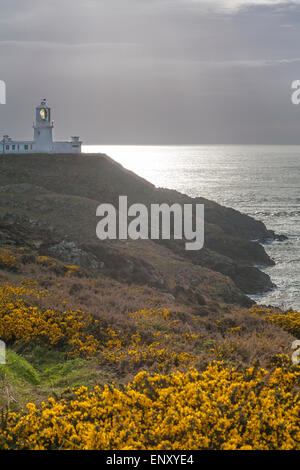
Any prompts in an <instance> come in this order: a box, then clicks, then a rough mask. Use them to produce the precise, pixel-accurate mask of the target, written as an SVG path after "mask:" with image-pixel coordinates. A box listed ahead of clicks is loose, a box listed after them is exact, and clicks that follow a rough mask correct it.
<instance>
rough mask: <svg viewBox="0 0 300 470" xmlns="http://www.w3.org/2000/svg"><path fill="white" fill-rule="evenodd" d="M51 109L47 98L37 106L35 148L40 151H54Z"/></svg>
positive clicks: (34, 126)
mask: <svg viewBox="0 0 300 470" xmlns="http://www.w3.org/2000/svg"><path fill="white" fill-rule="evenodd" d="M50 118H51V110H50V108H49V106H47V101H46V99H43V100H42V101H41V104H40V105H39V106H37V107H36V114H35V123H34V124H33V129H34V136H33V139H34V150H35V152H38V153H52V151H53V135H52V134H53V133H52V130H53V126H54V123H53V121H52V122H51V120H50Z"/></svg>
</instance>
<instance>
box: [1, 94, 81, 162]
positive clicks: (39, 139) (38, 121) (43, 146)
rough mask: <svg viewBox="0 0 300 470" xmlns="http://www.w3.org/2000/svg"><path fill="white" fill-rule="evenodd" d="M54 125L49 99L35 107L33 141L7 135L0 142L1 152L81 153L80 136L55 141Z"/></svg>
mask: <svg viewBox="0 0 300 470" xmlns="http://www.w3.org/2000/svg"><path fill="white" fill-rule="evenodd" d="M53 126H54V123H53V121H51V109H50V108H49V106H48V105H47V100H46V99H43V100H42V101H41V104H40V105H39V106H37V107H36V108H35V122H34V123H33V129H34V137H33V141H20V140H13V139H12V138H11V137H9V136H8V135H5V136H4V137H3V139H2V142H0V154H5V153H69V154H73V153H81V144H82V142H81V141H80V139H79V137H77V136H76V137H71V140H70V141H65V142H57V141H53Z"/></svg>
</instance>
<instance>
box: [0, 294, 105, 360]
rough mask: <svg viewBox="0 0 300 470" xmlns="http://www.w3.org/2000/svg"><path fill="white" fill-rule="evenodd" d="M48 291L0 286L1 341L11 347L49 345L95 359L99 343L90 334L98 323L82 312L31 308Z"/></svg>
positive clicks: (74, 354) (72, 353) (71, 354)
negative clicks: (14, 345) (33, 344)
mask: <svg viewBox="0 0 300 470" xmlns="http://www.w3.org/2000/svg"><path fill="white" fill-rule="evenodd" d="M44 295H46V291H41V290H38V289H35V288H31V289H29V288H27V287H13V286H4V287H0V338H2V339H3V340H4V341H6V342H7V343H8V344H10V343H14V342H18V341H22V342H25V343H29V342H31V343H36V344H46V345H50V346H54V345H55V346H57V347H61V348H66V352H67V353H68V355H70V356H72V357H75V356H77V355H87V356H92V355H94V354H95V353H96V352H97V351H98V350H99V342H98V340H97V339H96V338H95V337H94V336H93V335H92V334H89V331H90V330H91V329H92V328H94V327H95V326H96V325H97V323H98V321H97V320H96V319H94V318H93V317H92V316H91V315H88V314H86V313H85V312H82V311H80V310H77V311H72V310H71V311H68V310H65V311H62V312H58V311H56V310H54V309H45V310H42V309H40V308H39V307H38V306H34V305H28V302H29V301H30V300H31V301H33V300H36V299H39V298H40V297H41V296H44Z"/></svg>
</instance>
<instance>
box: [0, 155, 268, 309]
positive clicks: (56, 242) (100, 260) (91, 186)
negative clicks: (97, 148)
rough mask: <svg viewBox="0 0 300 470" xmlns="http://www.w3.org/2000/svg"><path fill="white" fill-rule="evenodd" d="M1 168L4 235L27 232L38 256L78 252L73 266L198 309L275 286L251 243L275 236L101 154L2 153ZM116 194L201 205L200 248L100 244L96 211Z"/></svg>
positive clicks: (260, 225) (114, 199)
mask: <svg viewBox="0 0 300 470" xmlns="http://www.w3.org/2000/svg"><path fill="white" fill-rule="evenodd" d="M0 165H1V166H0V195H1V203H0V217H1V219H0V220H1V221H2V230H4V226H5V227H6V229H5V230H6V233H8V232H10V234H11V236H12V237H13V238H18V235H17V233H16V231H17V232H18V231H19V233H22V231H23V232H25V233H26V234H29V233H32V235H31V238H32V239H33V238H37V239H40V241H39V243H38V245H39V246H38V250H39V251H40V252H41V253H42V254H49V253H50V254H52V255H53V256H56V257H57V258H60V259H63V260H65V261H68V258H69V261H71V260H72V257H73V258H74V256H75V255H74V252H76V250H79V252H80V251H81V252H82V253H84V254H85V255H82V257H81V259H79V263H78V264H83V265H85V267H88V268H92V269H94V270H96V271H97V270H98V272H100V273H101V274H103V275H106V276H109V277H112V278H114V279H117V280H119V281H125V282H132V283H136V284H148V285H150V286H154V287H157V288H159V289H161V290H162V291H165V292H169V293H171V294H172V295H174V296H175V297H176V296H178V295H179V296H183V295H184V296H186V298H188V299H191V298H192V299H194V298H197V299H198V302H199V303H202V304H206V303H207V302H209V301H210V300H211V299H212V298H213V299H214V300H216V299H219V300H222V301H224V302H226V303H238V304H242V305H248V304H250V303H251V302H250V300H249V299H248V298H247V297H246V296H245V295H244V294H247V293H248V294H249V293H255V292H258V291H264V290H267V289H270V288H272V286H273V285H272V282H271V281H270V279H269V277H268V276H267V275H266V274H264V273H262V272H261V271H259V269H257V268H256V267H255V265H271V264H272V263H273V261H272V260H271V259H270V258H269V256H268V255H267V254H266V252H265V250H264V248H263V246H262V245H261V244H260V243H259V242H258V241H256V242H253V241H252V240H262V239H266V238H274V237H276V235H275V234H274V233H273V232H271V231H269V230H267V229H266V227H265V226H264V224H263V223H262V222H259V221H256V220H254V219H253V218H251V217H248V216H247V215H244V214H241V213H240V212H238V211H236V210H233V209H230V208H226V207H223V206H221V205H219V204H216V203H215V202H212V201H209V200H207V199H204V198H197V199H192V198H190V197H188V196H186V195H184V194H180V193H178V192H176V191H171V190H166V189H160V188H156V187H155V186H153V185H152V184H150V183H149V182H147V181H145V180H144V179H142V178H140V177H138V176H137V175H135V174H134V173H132V172H130V171H128V170H126V169H124V168H123V167H122V166H121V165H119V164H118V163H116V162H115V161H113V160H112V159H110V158H109V157H108V156H106V155H78V156H75V155H63V156H59V155H5V156H1V162H0ZM119 195H127V196H128V204H132V203H135V202H139V203H144V204H146V205H149V204H151V203H162V202H166V203H168V204H172V203H180V204H184V203H191V202H197V203H202V204H204V205H205V246H204V248H203V249H202V250H200V251H190V252H189V251H185V250H184V247H183V243H180V242H178V241H174V240H171V241H163V242H162V241H158V242H154V241H151V240H149V241H147V240H143V241H138V242H132V241H125V242H124V241H118V240H116V241H105V242H101V241H100V240H98V239H97V238H96V235H95V227H96V223H97V219H96V216H95V212H96V207H97V206H98V205H99V204H100V203H112V204H114V205H115V206H116V207H117V206H118V197H119ZM33 233H34V234H35V235H34V236H33ZM2 235H3V232H2ZM29 238H30V237H29ZM27 239H28V236H27ZM27 242H28V243H29V240H27ZM64 243H65V244H68V243H69V248H66V247H65V246H64ZM70 243H71V245H70ZM72 244H73V245H72ZM72 247H73V248H72ZM75 257H76V256H75ZM79 258H80V257H79ZM89 260H93V262H91V261H89ZM77 261H78V260H77ZM93 263H94V264H93ZM187 286H189V287H187Z"/></svg>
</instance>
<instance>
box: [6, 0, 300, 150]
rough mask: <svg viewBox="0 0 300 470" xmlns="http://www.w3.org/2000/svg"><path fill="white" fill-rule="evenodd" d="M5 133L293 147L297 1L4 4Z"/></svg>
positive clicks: (299, 72) (93, 140)
mask: <svg viewBox="0 0 300 470" xmlns="http://www.w3.org/2000/svg"><path fill="white" fill-rule="evenodd" d="M0 7H1V8H0V80H5V81H6V85H7V104H6V105H0V134H1V135H2V134H3V133H8V134H10V135H11V136H13V137H14V138H19V139H31V138H32V128H31V126H32V121H33V118H34V107H35V106H36V105H37V104H39V102H40V99H41V98H44V97H47V98H48V102H49V104H50V106H51V107H52V108H53V112H52V117H53V119H54V120H55V138H56V139H66V138H68V137H69V136H70V135H76V134H80V136H81V137H82V138H83V140H84V142H85V143H87V144H88V143H90V144H97V143H98V144H193V143H200V144H201V143H203V144H207V143H212V144H213V143H220V144H222V143H228V144H231V143H233V144H234V143H246V144H247V143H249V144H255V143H274V144H280V143H282V144H289V143H290V144H294V143H298V144H300V105H299V106H295V105H292V103H291V83H292V81H293V80H296V79H299V80H300V0H298V1H294V2H292V1H289V0H286V1H276V0H275V1H274V0H252V1H251V2H250V1H247V0H207V1H206V0H51V1H48V0H47V1H45V0H0Z"/></svg>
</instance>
